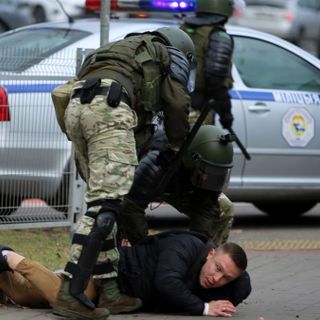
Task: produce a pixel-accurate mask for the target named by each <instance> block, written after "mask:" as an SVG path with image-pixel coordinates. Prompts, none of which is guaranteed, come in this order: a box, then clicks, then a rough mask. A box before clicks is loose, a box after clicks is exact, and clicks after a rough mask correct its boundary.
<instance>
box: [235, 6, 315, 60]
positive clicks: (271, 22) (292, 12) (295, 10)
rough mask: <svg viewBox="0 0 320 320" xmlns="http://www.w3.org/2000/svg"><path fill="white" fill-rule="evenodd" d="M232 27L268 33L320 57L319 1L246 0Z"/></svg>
mask: <svg viewBox="0 0 320 320" xmlns="http://www.w3.org/2000/svg"><path fill="white" fill-rule="evenodd" d="M246 5H247V6H246V9H245V10H244V11H243V12H242V14H239V15H235V16H234V17H233V18H232V19H231V21H232V23H234V24H236V25H239V26H243V27H249V28H254V29H257V30H260V31H264V32H269V33H271V34H274V35H276V36H279V37H281V38H284V39H286V40H288V41H291V42H292V43H294V44H296V45H298V46H300V47H302V48H304V49H306V50H311V51H312V52H313V53H315V54H316V55H318V56H320V1H319V0H246Z"/></svg>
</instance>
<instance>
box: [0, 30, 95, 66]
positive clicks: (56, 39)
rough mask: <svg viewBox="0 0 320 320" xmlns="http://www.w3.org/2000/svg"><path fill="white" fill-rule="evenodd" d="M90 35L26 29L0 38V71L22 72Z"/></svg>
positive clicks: (84, 32)
mask: <svg viewBox="0 0 320 320" xmlns="http://www.w3.org/2000/svg"><path fill="white" fill-rule="evenodd" d="M88 35H90V33H89V32H86V31H80V30H71V29H64V28H63V29H57V28H54V29H53V28H28V29H27V30H19V31H17V32H9V33H7V34H3V35H1V36H0V71H12V72H22V71H24V70H25V69H27V68H30V67H32V66H34V65H36V64H38V63H40V62H41V61H42V60H44V59H45V58H48V57H49V56H50V55H52V54H54V53H56V52H58V51H60V50H62V49H64V48H66V47H68V46H69V45H71V44H72V43H75V42H76V41H78V40H80V39H83V38H85V37H87V36H88Z"/></svg>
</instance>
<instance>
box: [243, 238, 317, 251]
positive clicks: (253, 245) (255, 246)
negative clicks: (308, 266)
mask: <svg viewBox="0 0 320 320" xmlns="http://www.w3.org/2000/svg"><path fill="white" fill-rule="evenodd" d="M238 243H239V244H240V245H241V246H242V247H243V248H244V249H247V250H317V249H320V240H305V239H301V240H282V239H281V240H280V239H279V240H277V239H275V240H255V241H248V240H246V241H239V242H238Z"/></svg>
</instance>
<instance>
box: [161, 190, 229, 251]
mask: <svg viewBox="0 0 320 320" xmlns="http://www.w3.org/2000/svg"><path fill="white" fill-rule="evenodd" d="M163 200H164V201H166V202H167V203H169V204H170V205H172V206H173V207H174V208H176V209H177V210H178V211H179V212H181V213H184V214H186V215H187V216H189V217H190V225H189V228H190V230H195V231H198V232H203V233H205V234H207V235H208V236H210V238H211V239H212V240H213V241H214V242H215V244H217V245H221V244H223V243H225V242H226V241H227V240H228V238H229V234H230V230H231V227H232V223H233V216H234V210H233V203H232V202H231V201H230V199H229V198H228V197H227V196H226V195H225V194H223V193H221V194H220V195H219V197H218V212H217V213H215V212H210V211H209V212H207V211H205V212H203V211H202V210H201V205H200V208H199V210H197V209H194V205H192V204H190V202H189V199H188V198H185V199H177V198H175V196H174V195H168V194H167V195H166V196H164V197H163Z"/></svg>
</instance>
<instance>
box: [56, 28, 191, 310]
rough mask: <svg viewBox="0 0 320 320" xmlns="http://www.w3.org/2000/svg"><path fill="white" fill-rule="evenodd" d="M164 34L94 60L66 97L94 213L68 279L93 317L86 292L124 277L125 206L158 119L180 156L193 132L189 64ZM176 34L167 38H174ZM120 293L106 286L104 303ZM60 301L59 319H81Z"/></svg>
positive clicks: (138, 37) (81, 226)
mask: <svg viewBox="0 0 320 320" xmlns="http://www.w3.org/2000/svg"><path fill="white" fill-rule="evenodd" d="M176 29H177V28H176ZM158 30H159V31H158V32H157V31H156V32H153V33H150V32H148V33H144V34H132V35H129V36H127V37H126V38H125V39H123V40H120V41H117V42H113V43H109V44H107V45H105V46H103V47H101V48H99V49H97V50H95V51H93V52H91V53H90V54H89V55H88V56H87V57H86V59H85V60H84V62H83V64H82V66H81V68H80V70H79V72H78V78H77V79H75V81H70V82H68V84H66V85H67V86H66V87H65V89H66V88H69V87H71V92H70V101H69V102H68V104H67V107H66V108H65V110H64V109H63V108H62V109H61V108H60V109H59V112H58V111H57V107H56V114H57V118H58V122H59V124H60V126H61V129H62V130H63V131H64V132H65V133H66V135H67V137H68V138H69V139H70V140H71V141H72V142H73V145H74V149H75V158H76V165H77V168H78V171H79V173H80V175H81V176H82V178H83V179H84V181H85V182H86V183H87V191H86V194H85V201H86V202H87V204H88V211H87V212H86V214H85V215H84V216H82V217H81V218H80V221H79V222H78V224H77V226H76V230H75V233H74V235H73V239H72V247H71V252H70V257H69V261H68V263H67V265H66V268H65V271H66V272H68V273H70V274H72V279H71V281H70V293H71V296H73V297H75V298H76V299H78V300H79V301H80V302H81V303H83V304H84V305H86V306H87V307H88V308H89V309H94V305H93V304H92V302H91V301H89V299H88V298H87V297H86V296H85V295H83V292H84V289H85V287H86V284H87V281H88V279H89V276H90V274H93V275H94V277H95V278H99V279H106V280H107V279H109V280H110V279H114V278H115V277H116V276H117V273H118V262H119V252H118V249H117V238H116V234H117V223H116V219H117V218H118V212H119V204H120V201H121V199H122V197H123V196H124V195H125V194H127V193H128V191H129V189H130V187H131V184H132V181H133V177H134V171H135V166H136V165H137V163H138V161H137V148H140V147H141V146H143V145H144V144H145V143H146V142H147V140H148V139H150V138H151V135H152V134H153V131H152V130H151V129H150V128H152V127H151V120H152V117H153V116H154V115H155V114H156V113H157V112H159V111H163V113H164V114H165V117H166V124H165V128H166V132H167V135H168V138H169V141H170V146H171V147H172V148H173V149H174V148H178V147H179V145H180V144H181V143H182V142H183V140H184V138H185V136H186V134H187V133H188V129H189V124H188V112H189V108H190V105H191V100H190V96H189V94H188V91H187V83H188V77H189V72H190V64H189V60H188V59H187V55H186V54H185V53H184V52H182V51H180V50H179V49H177V48H175V47H172V46H171V43H170V41H168V39H167V37H163V36H162V33H161V32H160V30H161V29H158ZM177 30H178V31H179V34H181V33H182V37H184V36H185V37H186V40H187V41H190V43H191V44H192V41H191V39H190V38H189V37H188V36H187V35H186V34H185V33H184V32H182V31H181V30H179V29H177ZM170 31H171V30H165V31H163V32H164V33H166V32H169V35H170ZM192 49H193V44H192ZM180 64H181V65H180ZM179 67H180V69H179ZM175 70H177V71H175ZM175 72H176V73H175ZM53 100H54V99H53ZM54 102H55V100H54ZM55 106H56V105H55ZM61 111H62V112H61ZM61 114H63V121H61ZM103 283H106V281H105V282H103ZM64 287H66V286H64ZM110 288H111V289H110ZM115 288H116V283H115V281H113V282H110V281H109V289H108V287H107V286H105V289H103V290H105V292H108V294H107V295H105V297H102V299H103V301H104V303H105V302H106V301H109V302H110V292H111V296H112V297H114V292H115V291H114V290H115ZM108 295H109V298H107V296H108ZM59 297H60V300H59V301H60V302H61V305H62V307H61V306H60V307H59V308H60V309H62V312H60V311H61V310H60V309H59V310H60V311H59V310H58V314H61V315H66V314H71V315H73V314H74V313H72V312H73V311H72V310H70V309H68V308H67V307H66V306H67V304H66V303H65V300H64V297H65V293H63V292H62V293H61V294H60V295H59ZM119 299H120V298H119ZM111 300H113V298H112V299H111ZM59 312H60V313H59ZM69 312H71V313H69ZM99 312H100V311H99Z"/></svg>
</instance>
